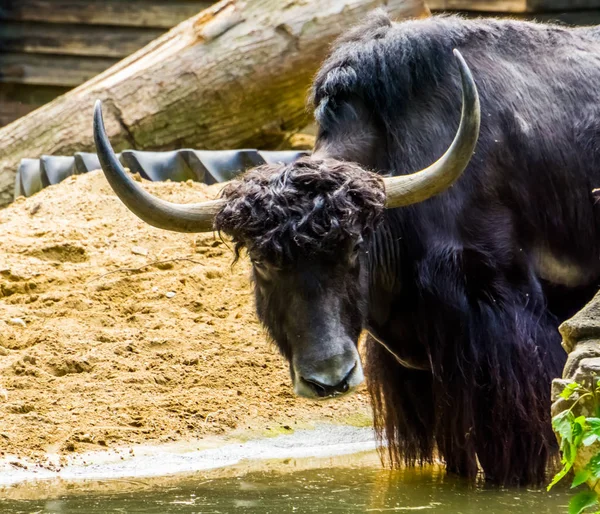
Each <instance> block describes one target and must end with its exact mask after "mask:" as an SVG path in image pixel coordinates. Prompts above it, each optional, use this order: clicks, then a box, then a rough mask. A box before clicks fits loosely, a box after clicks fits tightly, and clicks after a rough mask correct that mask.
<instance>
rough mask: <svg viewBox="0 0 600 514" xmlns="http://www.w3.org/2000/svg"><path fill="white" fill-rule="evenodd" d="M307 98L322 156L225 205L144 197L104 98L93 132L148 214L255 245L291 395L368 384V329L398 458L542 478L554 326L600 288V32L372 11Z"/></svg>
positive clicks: (373, 385) (560, 358)
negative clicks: (118, 146)
mask: <svg viewBox="0 0 600 514" xmlns="http://www.w3.org/2000/svg"><path fill="white" fill-rule="evenodd" d="M453 49H457V50H458V51H459V52H458V53H457V54H456V55H457V61H455V60H454V59H453V58H452V54H453ZM461 54H462V55H461ZM463 56H464V59H463ZM455 62H457V63H458V68H457V67H456V65H455ZM459 71H460V73H459ZM473 76H474V79H475V83H476V86H475V84H474V83H473V79H472V77H473ZM461 87H462V89H463V93H464V94H463V104H464V105H463V107H464V109H463V111H462V112H463V115H462V116H461V109H460V105H461V102H460V90H461ZM476 90H478V91H479V99H480V105H481V107H480V108H479V103H478V96H477V92H476ZM313 101H314V106H315V115H316V119H317V121H318V123H319V133H318V137H317V142H316V146H315V150H314V152H313V154H312V155H311V156H310V157H308V158H304V159H301V160H299V161H297V162H296V163H293V164H290V165H268V166H263V167H261V168H258V169H255V170H252V171H250V172H248V173H247V174H246V175H245V176H244V177H243V178H242V179H241V180H240V181H236V182H235V183H232V184H230V185H229V186H228V187H227V188H226V189H225V190H224V193H223V198H222V199H220V200H218V201H216V202H207V203H202V204H192V205H187V204H186V205H182V206H178V205H175V204H172V203H170V202H165V201H163V200H161V199H155V198H153V197H152V196H151V195H149V194H148V193H146V192H145V191H144V190H143V189H142V188H141V187H140V186H139V184H137V183H136V182H135V181H134V180H132V179H131V177H129V176H128V174H127V173H126V172H125V170H124V169H123V167H122V165H121V164H120V162H119V161H118V159H117V157H116V155H115V154H114V151H113V150H112V148H111V146H110V143H109V142H108V138H107V136H106V131H105V130H104V125H103V122H102V114H101V108H100V104H99V103H97V105H96V108H95V112H94V137H95V141H96V145H97V147H98V155H99V158H100V162H101V165H102V168H103V170H104V171H105V174H106V176H107V178H108V180H109V182H110V183H111V185H112V187H113V189H114V190H115V191H116V192H117V194H119V196H120V198H121V199H122V200H123V201H124V203H125V204H126V205H127V206H128V207H129V208H130V209H131V210H132V211H133V212H135V213H136V214H137V215H138V216H140V217H141V218H142V219H144V220H146V221H147V222H148V223H150V224H153V225H154V226H156V227H159V228H166V229H169V230H177V231H182V232H195V231H198V232H201V231H205V230H212V229H213V226H214V228H216V229H217V230H220V231H223V232H225V233H226V234H228V235H230V236H231V237H232V238H233V241H234V242H235V244H236V250H237V251H239V250H240V248H242V247H244V248H246V249H247V251H248V253H249V255H250V258H251V260H252V263H253V276H254V282H255V297H256V306H257V313H258V316H259V318H260V319H261V321H262V323H263V324H264V325H265V327H266V328H267V329H268V332H269V334H270V336H271V337H272V339H273V340H274V341H275V343H276V344H277V346H278V347H279V349H280V350H281V352H282V354H283V355H284V356H285V357H286V359H287V360H288V361H289V363H290V372H291V377H292V381H293V383H294V389H295V391H296V392H297V394H299V395H301V396H306V397H309V398H323V397H332V396H337V395H340V394H344V393H347V392H349V391H351V390H352V389H353V388H355V387H356V386H357V385H358V384H360V383H361V382H362V380H363V366H362V363H361V359H360V355H359V352H358V350H357V343H358V339H359V337H360V334H361V333H362V331H363V330H366V331H367V332H368V334H369V335H370V337H369V340H368V344H367V361H366V370H367V373H366V374H367V381H368V386H369V390H370V394H371V398H372V403H373V407H374V414H375V427H376V429H377V431H378V434H379V435H380V437H381V438H385V439H386V440H387V442H388V443H389V446H388V448H389V456H390V459H391V462H392V463H393V464H401V463H403V462H406V463H408V464H417V463H425V462H429V461H431V460H433V458H434V455H435V454H436V452H437V453H439V455H441V457H442V458H443V459H444V460H445V462H446V465H447V467H448V469H449V470H451V471H454V472H457V473H459V474H461V475H463V476H467V477H474V476H475V475H476V474H477V471H478V466H479V465H480V466H481V468H482V469H483V471H484V473H485V476H486V478H487V479H489V480H492V481H494V482H497V483H500V484H536V483H540V482H542V481H543V480H544V478H545V473H546V469H547V464H548V462H549V461H550V460H551V459H552V458H553V457H554V456H555V455H556V452H557V444H556V441H555V438H554V434H553V433H552V429H551V423H550V383H551V380H552V379H553V378H554V377H558V376H560V374H561V370H562V367H563V365H564V361H565V353H564V351H563V350H562V348H561V345H560V336H559V333H558V330H557V328H558V326H559V324H560V323H561V322H562V321H564V320H565V319H566V318H568V317H570V316H571V315H572V314H574V312H575V311H577V310H578V309H580V308H581V307H582V306H583V305H584V303H585V302H586V301H587V300H588V299H590V298H591V296H592V295H593V293H594V292H595V290H597V288H598V282H599V281H600V247H599V246H600V212H599V210H600V205H599V204H598V203H597V202H595V200H594V197H593V194H592V191H593V189H594V188H595V187H600V145H599V141H600V29H567V28H562V27H556V26H547V25H537V24H532V23H524V22H517V21H494V20H472V21H469V20H463V19H461V18H456V17H438V18H431V19H427V20H422V21H409V22H405V23H400V24H392V23H391V22H390V20H389V19H388V18H387V17H386V16H385V15H384V14H376V15H374V16H373V17H372V18H371V19H370V20H369V21H368V22H367V23H366V24H365V25H364V26H362V27H359V28H357V29H355V30H353V31H351V32H350V33H349V34H348V35H347V36H345V37H344V38H342V39H341V40H340V41H338V43H337V44H336V45H335V47H334V49H333V51H332V53H331V55H330V57H329V58H328V59H327V60H326V62H325V63H324V64H323V66H322V68H321V70H320V71H319V73H318V75H317V77H316V80H315V84H314V88H313ZM459 118H460V119H461V124H460V128H459V129H458V131H456V128H457V125H458V122H459ZM480 120H481V130H480V132H479V140H478V142H477V133H478V128H479V125H480V124H479V121H480ZM455 132H456V134H457V135H456V139H455V142H457V143H456V144H452V145H451V146H450V144H451V141H452V139H453V136H454V134H455ZM475 143H477V145H476V146H475ZM447 148H449V150H448V152H445V153H444V151H445V150H446V149H447ZM473 148H475V152H474V155H473V156H472V158H471V153H472V149H473ZM442 153H444V157H443V158H442V159H440V160H439V161H437V162H436V163H435V164H434V165H432V166H429V165H430V164H431V163H432V162H433V161H436V159H438V157H440V156H441V155H442ZM470 158H471V160H470V161H469V159H470ZM467 163H468V166H467ZM465 166H467V167H466V169H465ZM426 167H427V168H426ZM416 170H421V172H418V173H414V172H416ZM463 170H464V173H463V175H462V176H461V177H460V178H459V179H458V181H456V183H455V184H454V186H453V187H451V188H449V189H448V185H449V184H451V183H452V181H453V180H455V178H456V177H458V176H459V175H460V173H462V172H463ZM451 171H452V174H450V172H451ZM373 172H377V173H379V174H380V175H377V174H375V173H373ZM381 174H383V175H393V176H396V178H385V177H384V178H382V177H381ZM409 174H410V175H411V177H400V176H401V175H409ZM423 177H426V179H424V178H423ZM449 177H451V178H452V180H449ZM427 180H430V182H427ZM415 184H420V187H417V186H415ZM423 185H424V186H423ZM388 186H390V187H389V189H388ZM400 186H402V187H400ZM430 186H431V187H430ZM426 188H427V191H428V193H427V194H423V193H425V192H426V191H425V189H426ZM444 189H446V190H445V191H444V192H443V193H441V194H438V195H437V196H434V195H435V193H439V192H440V191H443V190H444ZM399 191H400V192H401V193H399ZM425 198H428V199H427V200H425ZM386 205H387V206H388V207H389V206H391V205H409V206H407V207H402V208H396V209H392V208H389V209H386V208H385V207H386ZM213 222H214V225H213Z"/></svg>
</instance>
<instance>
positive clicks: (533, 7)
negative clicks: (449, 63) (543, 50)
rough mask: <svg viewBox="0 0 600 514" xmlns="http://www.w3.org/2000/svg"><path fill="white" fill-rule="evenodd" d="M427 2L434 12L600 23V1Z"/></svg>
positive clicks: (579, 23) (567, 22) (510, 0)
mask: <svg viewBox="0 0 600 514" xmlns="http://www.w3.org/2000/svg"><path fill="white" fill-rule="evenodd" d="M427 5H428V6H429V8H430V9H431V10H432V11H433V12H434V13H435V12H440V11H446V12H448V11H449V12H452V11H459V12H461V13H463V14H466V15H471V16H488V15H489V16H510V17H511V18H521V19H528V20H537V21H542V22H559V23H564V24H566V25H598V24H600V0H428V1H427Z"/></svg>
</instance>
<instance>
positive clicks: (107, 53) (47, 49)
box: [0, 0, 213, 126]
mask: <svg viewBox="0 0 600 514" xmlns="http://www.w3.org/2000/svg"><path fill="white" fill-rule="evenodd" d="M212 3H213V2H212V1H210V0H208V1H206V0H0V126H2V125H6V124H7V123H9V122H10V121H12V120H14V119H16V118H18V117H20V116H23V115H24V114H27V113H28V112H30V111H32V110H33V109H35V108H37V107H39V106H40V105H43V104H44V103H46V102H48V101H50V100H52V99H53V98H55V97H56V96H58V95H61V94H63V93H65V92H66V91H68V90H69V89H71V88H73V87H75V86H78V85H79V84H81V83H83V82H85V81H86V80H88V79H89V78H91V77H93V76H94V75H97V74H98V73H100V72H101V71H104V70H105V69H106V68H108V67H109V66H111V65H112V64H114V63H115V62H117V61H119V60H121V59H122V58H123V57H126V56H127V55H129V54H131V53H132V52H134V51H135V50H138V49H139V48H141V47H143V46H144V45H146V44H147V43H149V42H150V41H152V40H153V39H155V38H156V37H158V36H160V35H161V34H162V33H164V32H165V31H167V30H168V29H169V28H171V27H173V26H174V25H177V24H178V23H179V22H181V21H183V20H185V19H186V18H189V17H190V16H193V15H194V14H196V13H198V12H199V11H201V10H202V9H205V8H206V7H208V6H209V5H211V4H212Z"/></svg>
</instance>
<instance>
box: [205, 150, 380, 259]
mask: <svg viewBox="0 0 600 514" xmlns="http://www.w3.org/2000/svg"><path fill="white" fill-rule="evenodd" d="M223 197H224V198H226V199H227V200H228V202H227V205H226V207H224V208H223V209H222V210H221V211H220V212H219V214H218V215H217V216H216V219H215V229H216V230H219V231H222V232H224V233H227V234H228V235H230V236H231V237H232V238H233V241H234V243H235V245H236V247H235V248H236V258H237V257H238V256H239V252H240V250H241V248H242V247H246V248H247V249H248V251H249V252H250V253H251V254H255V255H259V256H260V258H261V259H265V260H267V261H268V262H270V263H272V264H275V265H277V266H279V267H281V266H284V265H285V264H286V263H293V262H295V261H296V260H297V259H298V258H304V257H306V256H307V255H311V254H315V253H318V254H320V255H324V254H334V253H336V252H338V251H339V248H340V247H341V246H343V244H344V242H345V241H347V240H351V239H357V238H358V237H359V236H362V237H369V236H370V235H371V234H372V233H373V231H374V230H375V227H376V226H377V224H378V222H380V221H381V219H382V215H383V210H384V204H385V191H384V188H383V182H382V180H381V178H380V177H379V176H378V175H376V174H374V173H368V172H366V171H365V170H364V169H362V168H361V167H359V166H357V165H353V164H348V163H340V162H337V161H333V160H325V161H321V160H313V159H309V158H303V159H300V160H298V161H296V162H295V163H294V164H289V165H287V166H281V165H264V166H260V167H258V168H254V169H253V170H251V171H249V172H248V173H246V174H245V175H244V177H243V180H241V181H236V182H233V183H231V184H229V185H228V186H227V187H226V188H225V189H224V190H223Z"/></svg>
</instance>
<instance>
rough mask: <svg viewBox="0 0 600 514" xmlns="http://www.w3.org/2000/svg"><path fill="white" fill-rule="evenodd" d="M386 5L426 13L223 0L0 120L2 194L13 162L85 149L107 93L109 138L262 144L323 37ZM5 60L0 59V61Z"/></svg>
mask: <svg viewBox="0 0 600 514" xmlns="http://www.w3.org/2000/svg"><path fill="white" fill-rule="evenodd" d="M377 7H383V8H385V9H386V10H387V11H388V12H389V13H390V14H391V15H392V16H393V17H395V18H401V17H408V16H411V17H412V16H423V15H426V14H427V12H428V11H427V9H426V8H425V6H424V4H423V2H422V1H421V0H286V1H285V2H282V1H281V0H252V1H241V0H223V1H221V2H219V3H218V4H215V5H214V6H212V7H211V8H209V9H207V10H206V11H204V12H202V13H200V14H199V15H197V16H195V17H193V18H190V19H189V20H186V21H185V22H183V23H181V24H180V25H178V26H177V27H175V28H174V29H173V30H171V31H169V32H168V33H166V34H165V35H163V36H162V37H160V38H159V39H157V40H155V41H153V42H152V43H150V44H149V45H148V46H146V47H145V48H143V49H142V50H140V51H138V52H136V53H135V54H133V55H132V56H130V57H128V58H127V59H125V60H123V61H122V62H120V63H118V64H117V65H115V66H113V67H112V68H111V69H109V70H107V71H106V72H104V73H102V74H101V75H99V76H98V77H95V78H94V79H92V80H90V81H89V82H87V83H86V84H83V85H82V86H80V87H78V88H76V89H74V90H73V91H70V92H69V93H67V94H65V95H63V96H62V97H60V98H57V99H56V100H54V101H53V102H51V103H49V104H48V105H46V106H44V107H42V108H40V109H38V110H37V111H34V112H33V113H31V114H29V115H28V116H25V117H24V118H21V119H19V120H17V121H15V122H14V123H12V124H10V125H8V126H6V127H4V128H2V129H0V203H3V204H6V203H8V202H10V200H11V196H12V191H13V182H14V177H15V172H16V169H17V165H18V163H19V161H20V160H21V159H22V158H25V157H30V158H36V157H39V156H41V155H42V154H49V155H52V154H54V155H60V154H64V155H71V154H73V153H74V152H77V151H93V150H94V146H93V139H92V109H93V105H94V101H95V100H96V99H98V98H100V99H103V100H104V112H105V123H106V127H107V131H108V134H109V136H110V138H111V140H112V141H113V144H114V146H115V148H116V150H117V151H118V150H121V149H124V148H134V149H153V150H169V149H174V148H185V147H191V148H197V149H203V148H205V149H215V150H218V149H223V148H239V147H251V148H252V147H253V148H262V149H268V148H273V147H277V146H279V145H282V144H285V141H286V140H287V139H288V138H289V137H290V135H292V134H293V133H294V132H296V131H298V130H299V129H300V128H302V127H304V126H306V124H307V122H308V121H309V119H310V118H309V115H308V113H307V111H306V108H305V102H306V93H307V89H308V87H309V85H310V83H311V80H312V77H313V76H314V73H315V72H316V70H317V69H318V67H319V64H320V63H321V61H322V59H323V58H324V57H325V56H326V54H327V51H328V49H329V45H330V43H331V41H332V40H333V39H334V38H335V37H337V36H338V35H339V34H341V33H342V32H343V31H345V30H347V29H348V28H349V27H350V26H351V25H354V24H356V23H358V22H360V21H362V20H363V19H364V17H365V16H366V15H367V13H368V12H369V11H371V10H373V9H374V8H377ZM0 66H1V65H0Z"/></svg>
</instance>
